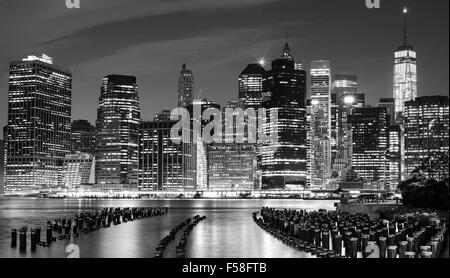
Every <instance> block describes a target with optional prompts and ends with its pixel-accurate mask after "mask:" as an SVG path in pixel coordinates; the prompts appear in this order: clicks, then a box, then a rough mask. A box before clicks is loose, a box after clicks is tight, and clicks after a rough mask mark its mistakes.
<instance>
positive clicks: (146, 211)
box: [11, 207, 168, 252]
mask: <svg viewBox="0 0 450 278" xmlns="http://www.w3.org/2000/svg"><path fill="white" fill-rule="evenodd" d="M167 212H168V208H136V207H135V208H102V209H100V210H98V211H93V212H83V213H80V214H75V216H74V218H73V219H72V218H68V219H67V218H62V219H54V220H51V221H50V220H49V221H47V225H46V236H45V239H44V240H41V232H42V229H41V227H40V226H36V227H34V228H31V229H30V245H31V246H30V250H31V251H32V252H33V251H36V246H43V247H50V245H51V244H52V242H54V241H56V239H57V238H58V240H65V239H70V238H71V237H78V236H79V235H80V232H81V233H90V232H93V231H97V230H99V229H101V228H109V227H110V226H111V224H113V225H119V224H121V223H126V222H128V221H133V220H140V219H142V218H147V217H153V216H160V215H164V214H166V213H167ZM27 232H28V226H23V227H22V228H20V229H19V230H17V229H12V230H11V247H12V248H16V247H17V235H19V250H20V251H21V252H26V251H27Z"/></svg>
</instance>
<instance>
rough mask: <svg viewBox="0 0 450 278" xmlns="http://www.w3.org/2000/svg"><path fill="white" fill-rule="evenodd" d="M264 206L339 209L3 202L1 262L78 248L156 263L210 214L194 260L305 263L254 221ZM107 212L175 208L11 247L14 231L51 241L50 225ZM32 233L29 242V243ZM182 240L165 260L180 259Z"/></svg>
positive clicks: (310, 205)
mask: <svg viewBox="0 0 450 278" xmlns="http://www.w3.org/2000/svg"><path fill="white" fill-rule="evenodd" d="M263 206H268V207H275V208H290V209H306V210H318V209H328V210H334V201H304V200H40V199H36V200H34V199H14V200H0V257H58V258H61V257H66V256H67V255H68V254H66V253H65V247H66V246H67V245H68V244H69V243H75V244H77V245H78V246H79V247H80V256H81V257H87V258H103V257H105V258H151V257H153V255H154V251H155V248H156V246H157V244H158V242H159V240H160V239H161V238H163V237H164V236H165V235H167V234H168V233H169V232H170V230H171V229H172V228H173V227H174V226H176V225H178V224H179V223H181V222H183V221H184V220H185V219H186V218H189V217H193V216H195V215H197V214H199V215H202V216H203V215H206V217H207V219H206V220H205V221H202V222H201V223H200V224H198V225H197V226H196V227H194V229H193V230H192V232H191V234H190V236H189V242H188V245H187V247H186V256H187V257H189V258H248V257H250V258H302V257H307V255H306V254H305V253H303V252H299V251H296V250H294V249H293V248H290V247H288V246H286V245H284V244H283V243H281V242H280V241H278V240H276V239H275V238H273V237H272V236H271V235H269V234H268V233H266V232H265V231H264V230H262V229H261V228H260V227H258V226H257V225H256V224H255V223H254V222H253V220H252V215H251V214H252V212H254V211H257V210H259V209H260V208H261V207H263ZM103 207H169V213H168V214H167V215H164V216H159V217H153V218H146V219H142V220H140V221H133V222H128V223H123V224H121V225H117V226H111V228H108V229H101V230H99V231H95V232H92V233H90V234H80V237H79V238H76V239H72V241H69V240H67V241H66V240H62V241H59V240H57V242H56V243H53V244H52V246H51V247H50V248H44V247H39V246H38V247H37V250H36V252H34V253H31V251H30V250H29V249H30V243H29V242H28V244H27V248H28V250H27V252H26V253H20V252H19V250H18V247H17V248H16V249H12V248H11V247H10V242H11V241H10V233H11V229H12V228H16V229H19V228H20V227H22V226H23V225H29V226H35V225H40V226H41V227H42V228H43V231H42V235H41V237H42V239H43V240H44V236H45V228H44V227H45V224H46V221H47V220H52V219H55V218H63V217H65V218H73V216H74V215H75V213H79V212H82V211H90V210H96V209H100V208H103ZM29 234H30V232H28V233H27V239H28V241H29V237H30V236H29ZM176 244H178V237H177V239H176V240H175V241H174V242H173V243H172V244H171V245H169V246H168V248H167V249H166V251H165V253H164V255H165V257H175V246H176Z"/></svg>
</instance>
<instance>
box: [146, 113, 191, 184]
mask: <svg viewBox="0 0 450 278" xmlns="http://www.w3.org/2000/svg"><path fill="white" fill-rule="evenodd" d="M176 123H177V122H175V121H167V120H161V119H155V121H149V122H141V125H140V131H139V191H180V192H181V191H185V190H187V191H192V190H193V189H194V186H193V181H192V180H190V179H186V178H185V177H186V176H187V173H185V171H186V168H185V167H183V163H184V162H185V161H186V160H185V158H184V152H183V145H184V144H183V143H181V144H174V142H173V141H172V138H171V129H172V127H173V126H174V125H175V124H176Z"/></svg>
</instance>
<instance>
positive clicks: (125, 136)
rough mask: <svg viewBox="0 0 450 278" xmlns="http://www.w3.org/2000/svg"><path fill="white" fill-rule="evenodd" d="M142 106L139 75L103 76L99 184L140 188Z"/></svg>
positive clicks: (102, 187) (100, 185) (98, 127)
mask: <svg viewBox="0 0 450 278" xmlns="http://www.w3.org/2000/svg"><path fill="white" fill-rule="evenodd" d="M139 123H140V108H139V97H138V86H137V84H136V77H134V76H123V75H108V76H106V77H105V78H104V79H103V82H102V86H101V94H100V99H99V106H98V110H97V127H96V129H97V137H96V145H97V152H96V155H97V162H96V179H97V180H96V186H97V187H98V188H99V189H101V190H124V189H126V190H137V187H138V153H139V142H138V141H139Z"/></svg>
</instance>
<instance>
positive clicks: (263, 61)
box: [258, 57, 266, 67]
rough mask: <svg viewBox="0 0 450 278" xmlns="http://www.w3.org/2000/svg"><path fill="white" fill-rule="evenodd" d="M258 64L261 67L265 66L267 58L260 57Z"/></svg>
mask: <svg viewBox="0 0 450 278" xmlns="http://www.w3.org/2000/svg"><path fill="white" fill-rule="evenodd" d="M258 64H259V65H260V66H261V67H264V66H265V65H266V59H264V57H261V58H258Z"/></svg>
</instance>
